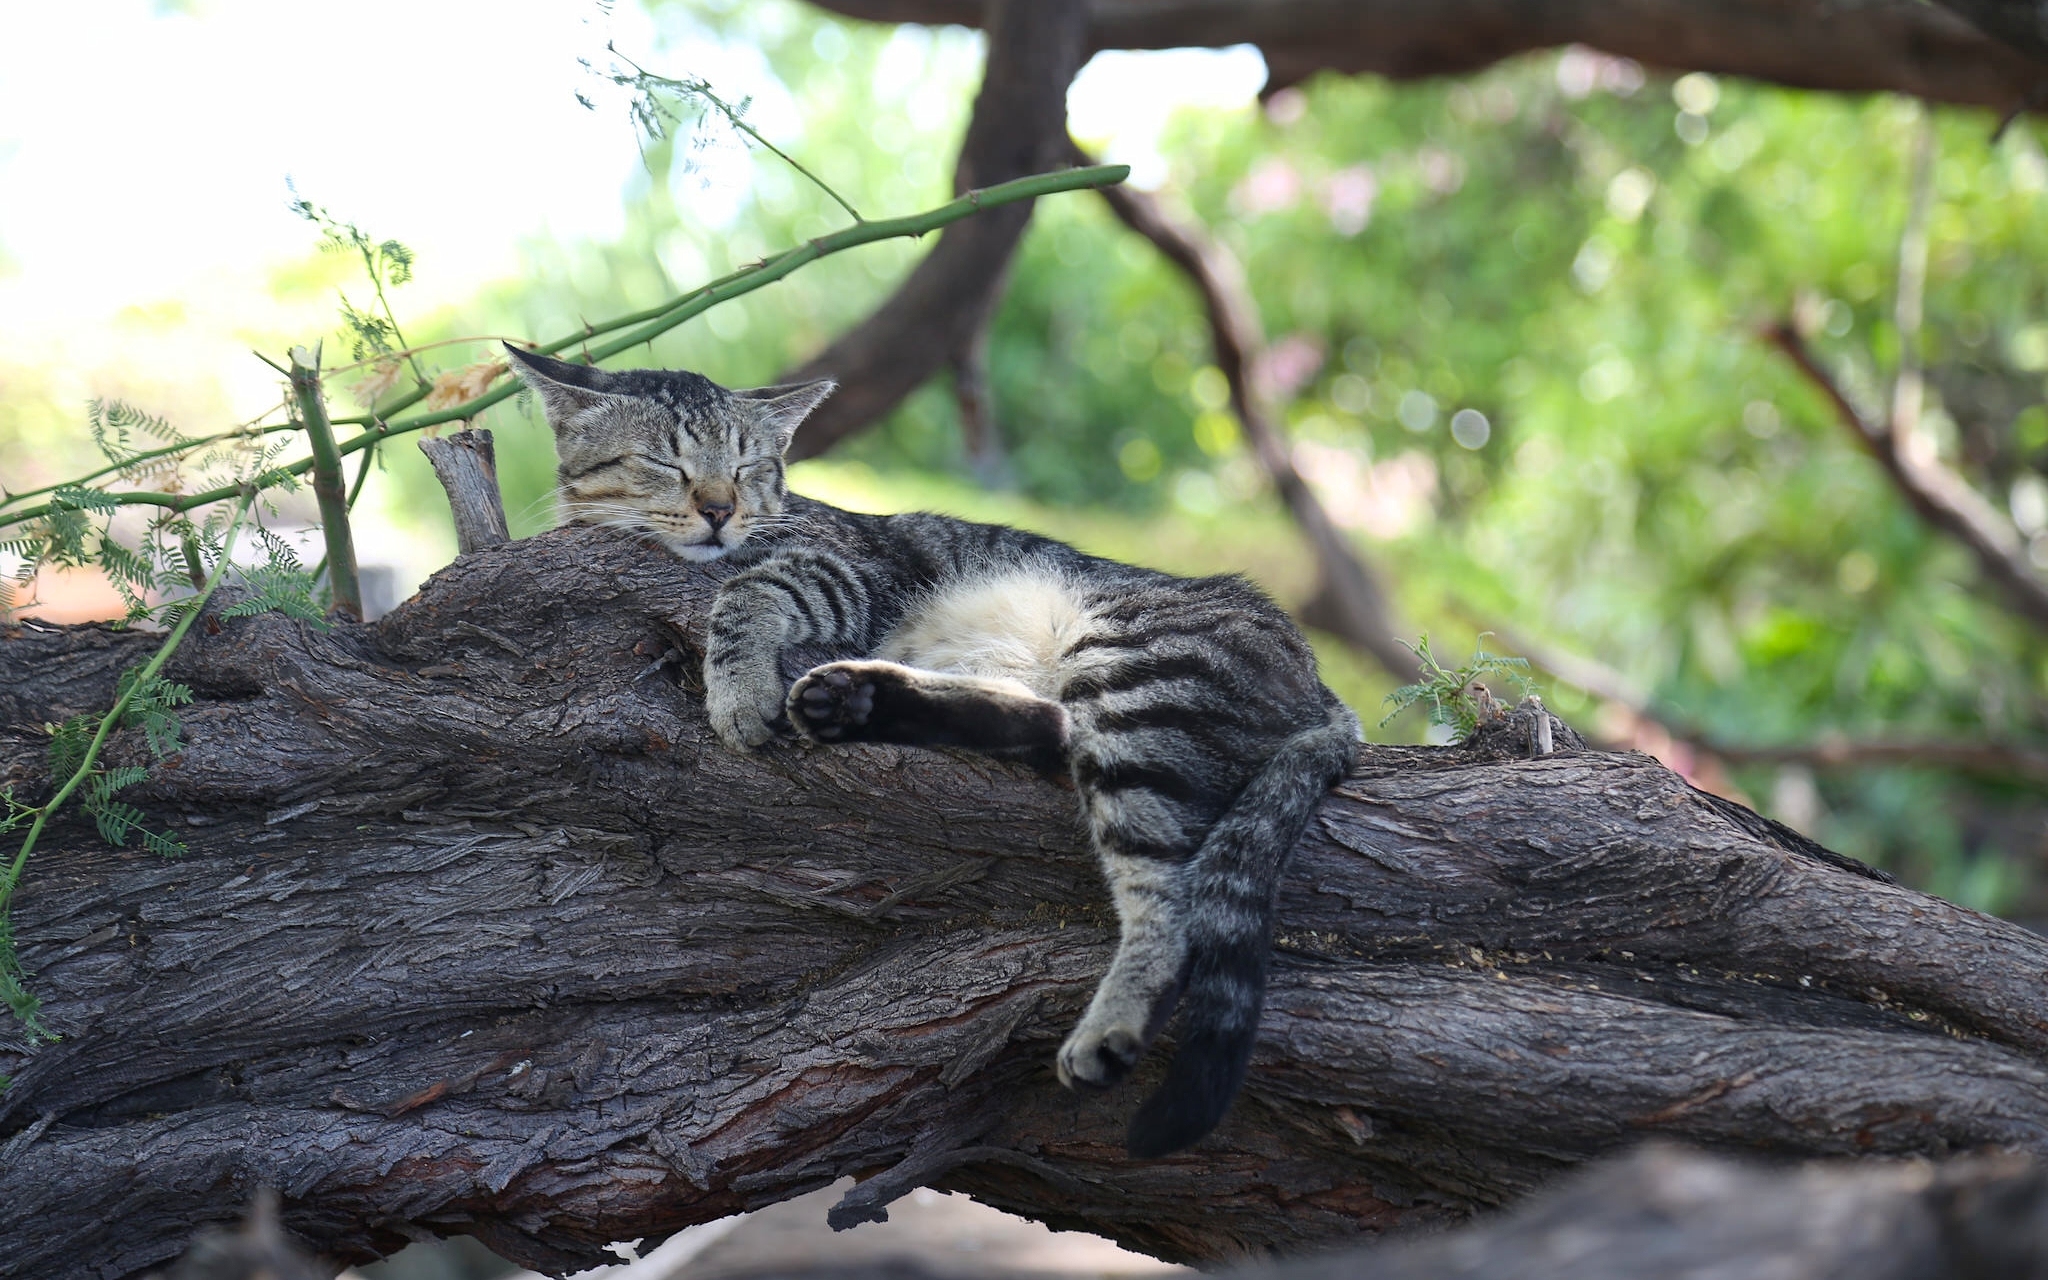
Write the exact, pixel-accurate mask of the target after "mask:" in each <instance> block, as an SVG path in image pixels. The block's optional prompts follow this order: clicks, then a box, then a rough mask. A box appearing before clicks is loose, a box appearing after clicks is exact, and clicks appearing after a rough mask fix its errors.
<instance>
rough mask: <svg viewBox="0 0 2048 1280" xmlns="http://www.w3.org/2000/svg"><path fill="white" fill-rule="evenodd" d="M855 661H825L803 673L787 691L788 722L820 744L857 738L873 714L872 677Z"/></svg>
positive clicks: (873, 687)
mask: <svg viewBox="0 0 2048 1280" xmlns="http://www.w3.org/2000/svg"><path fill="white" fill-rule="evenodd" d="M862 666H863V664H861V663H856V662H828V663H826V664H825V665H824V666H821V667H813V668H811V670H810V671H808V672H806V673H805V674H804V676H803V678H802V679H800V680H798V681H797V682H796V683H795V684H794V685H792V686H791V687H790V690H789V704H788V711H789V723H790V726H791V727H792V728H794V729H795V730H796V731H797V732H798V733H800V734H802V735H803V736H805V737H806V738H812V739H815V740H817V741H821V742H833V741H838V740H841V739H844V738H847V737H849V736H858V735H857V733H852V732H850V731H857V730H859V729H860V728H861V727H863V726H864V725H866V724H867V722H868V718H869V717H870V716H872V715H873V714H874V713H875V678H874V673H873V672H871V671H864V670H862Z"/></svg>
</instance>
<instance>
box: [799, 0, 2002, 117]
mask: <svg viewBox="0 0 2048 1280" xmlns="http://www.w3.org/2000/svg"><path fill="white" fill-rule="evenodd" d="M813 3H816V4H817V5H818V6H819V7H820V8H824V9H830V10H832V11H833V12H835V13H840V14H844V15H846V16H848V17H854V18H867V19H871V20H873V21H877V22H925V23H958V24H960V25H963V26H970V27H972V26H980V25H982V22H983V17H982V15H983V13H984V8H983V4H982V2H981V0H813ZM2023 3H2030V0H1950V8H1953V9H1958V10H1970V11H1973V12H1976V11H1985V12H1988V11H1990V10H1992V9H1995V8H2008V9H2015V8H2017V7H2019V6H2020V5H2021V4H2023ZM1087 38H1088V45H1089V48H1090V49H1091V50H1094V49H1170V48H1177V47H1180V46H1184V45H1203V46H1209V47H1212V48H1222V47H1224V46H1226V45H1233V44H1255V45H1257V46H1259V50H1260V52H1261V53H1263V54H1264V55H1265V58H1266V68H1267V74H1268V80H1267V84H1266V92H1268V93H1271V92H1273V91H1274V90H1277V89H1282V88H1285V87H1287V86H1289V85H1293V84H1298V83H1300V82H1301V81H1303V80H1306V79H1308V78H1309V77H1310V76H1311V75H1314V74H1315V73H1316V72H1318V71H1336V72H1339V73H1342V74H1346V75H1349V74H1354V73H1357V72H1373V73H1375V74H1378V75H1383V76H1388V77H1391V78H1393V79H1397V80H1406V79H1416V78H1420V77H1424V76H1439V75H1461V74H1465V73H1467V72H1472V71H1478V70H1480V69H1481V68H1483V67H1487V66H1491V65H1492V64H1493V63H1495V62H1498V61H1500V60H1501V59H1503V58H1507V57H1512V56H1513V55H1515V54H1518V53H1525V52H1528V51H1529V50H1532V49H1548V48H1555V47H1557V46H1559V45H1566V44H1583V45H1590V46H1592V47H1593V48H1596V49H1601V50H1604V51H1606V52H1608V53H1611V54H1617V55H1619V56H1622V57H1627V58H1634V59H1636V60H1637V61H1638V62H1643V63H1646V64H1648V65H1650V66H1654V67H1663V68H1667V69H1670V70H1673V71H1712V72H1719V73H1722V74H1727V75H1739V76H1748V77H1750V78H1752V79H1756V80H1767V81H1771V82H1773V83H1776V84H1783V85H1790V86H1792V87H1794V88H1799V89H1832V90H1837V91H1842V92H1850V93H1863V92H1875V91H1884V90H1889V91H1892V92H1895V93H1905V94H1911V95H1912V96H1914V97H1920V98H1926V99H1929V100H1930V101H1934V102H1952V103H1963V104H1968V105H1973V106H1982V107H1991V108H1994V109H1997V110H2001V111H2003V110H2007V109H2010V108H2011V107H2012V106H2013V105H2014V104H2016V103H2019V102H2020V101H2022V100H2023V99H2025V98H2026V97H2027V95H2028V94H2029V93H2030V92H2031V91H2032V90H2033V89H2034V87H2035V85H2036V83H2037V82H2038V81H2039V80H2040V78H2041V70H2042V68H2041V64H2040V63H2038V62H2036V61H2034V60H2033V59H2031V58H2029V57H2027V56H2026V55H2025V54H2023V53H2021V52H2019V51H2018V50H2017V48H2016V47H2014V46H2013V45H2009V44H2007V43H2005V42H2003V41H2002V40H1999V39H1994V38H1992V37H1991V36H1990V35H1987V34H1985V32H1983V31H1980V30H1979V29H1977V28H1976V27H1974V26H1973V25H1971V23H1970V22H1967V21H1965V20H1964V19H1963V18H1961V17H1958V16H1957V15H1956V14H1955V13H1951V12H1948V11H1946V10H1944V9H1938V8H1935V7H1933V6H1931V5H1926V4H1921V3H1917V2H1916V0H1865V2H1863V3H1858V4H1840V3H1834V2H1833V0H1713V2H1711V3H1706V2H1703V0H1609V2H1605V3H1584V2H1583V0H1434V2H1433V3H1430V4H1415V3H1412V0H1093V3H1091V4H1090V5H1089V25H1088V37H1087Z"/></svg>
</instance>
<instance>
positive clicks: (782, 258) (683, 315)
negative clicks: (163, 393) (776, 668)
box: [0, 164, 1131, 527]
mask: <svg viewBox="0 0 2048 1280" xmlns="http://www.w3.org/2000/svg"><path fill="white" fill-rule="evenodd" d="M1130 172H1131V170H1130V166H1129V165H1121V164H1105V165H1091V166H1089V167H1087V168H1081V169H1062V170H1059V171H1057V172H1054V173H1041V174H1035V175H1033V176H1031V177H1028V178H1018V179H1016V180H1014V181H1011V182H1005V183H1001V184H999V185H997V186H993V187H986V188H983V189H981V190H977V191H970V192H968V193H967V194H966V195H963V196H961V197H959V198H958V199H955V200H952V201H949V202H947V203H946V204H943V205H940V206H938V207H937V208H935V209H928V210H926V211H925V212H923V213H917V214H910V215H907V216H905V217H901V218H885V219H881V220H879V221H875V222H856V223H854V224H853V225H851V226H848V227H842V228H841V229H840V230H838V231H834V232H832V233H830V234H828V235H823V236H819V237H818V238H817V239H815V240H809V241H806V242H805V243H803V244H801V245H798V246H796V247H794V248H791V249H785V250H784V251H782V252H781V253H778V254H776V255H774V256H773V257H770V258H765V259H763V260H762V261H760V262H756V263H754V264H752V265H750V266H747V267H743V268H741V269H740V270H738V271H735V272H733V273H731V274H730V275H727V276H724V277H721V278H720V279H717V280H714V281H712V282H711V283H710V284H707V285H703V286H701V287H699V288H697V289H693V290H691V291H690V292H689V293H686V294H683V295H681V296H680V297H677V298H672V299H670V300H669V301H667V302H665V303H663V304H661V305H660V306H658V307H651V308H649V309H648V310H646V311H640V312H635V313H633V314H631V315H627V316H621V317H619V318H618V319H615V320H612V321H609V322H606V323H605V324H603V325H602V326H587V327H586V328H585V329H583V330H582V331H581V332H578V333H575V334H572V335H570V336H569V337H566V338H563V339H560V340H559V341H556V342H551V343H547V344H544V345H541V346H538V347H537V348H536V349H537V350H540V351H543V352H547V353H549V354H553V353H556V352H559V351H562V350H564V349H565V348H568V347H574V346H578V345H581V346H582V347H583V351H582V353H581V354H582V355H583V356H584V358H585V359H586V360H588V362H590V363H592V364H595V363H597V362H598V361H600V360H604V359H607V358H609V357H611V356H614V355H617V354H618V353H619V352H621V351H625V350H627V349H629V348H631V347H636V346H639V345H640V344H642V343H645V342H651V341H653V340H654V339H655V338H657V337H659V336H660V335H661V334H664V333H666V332H668V331H669V330H670V329H673V328H675V327H676V326H677V325H679V324H682V323H683V322H684V321H686V320H690V319H692V318H694V317H696V316H698V315H701V314H703V313H704V312H705V311H708V310H710V309H711V308H712V307H715V306H717V305H718V304H719V303H721V302H727V301H730V300H731V299H733V298H737V297H739V296H740V295H742V294H746V293H751V292H753V291H754V290H756V289H759V288H761V287H763V286H765V285H769V284H773V283H774V282H775V281H777V280H780V279H782V278H783V277H784V276H786V275H788V274H790V273H791V272H793V271H795V270H797V269H798V268H799V267H803V266H806V265H808V264H810V263H812V262H816V261H817V260H818V259H820V258H824V257H829V256H830V255H832V254H835V253H840V252H843V251H845V250H847V249H852V248H855V247H857V246H860V245H864V244H873V243H875V242H876V241H879V240H894V239H903V238H912V239H914V238H916V237H918V236H922V235H926V234H928V233H930V232H933V231H937V230H938V229H940V228H941V227H945V226H948V225H950V224H952V223H955V222H958V221H960V220H961V219H962V218H966V217H969V216H971V215H973V214H975V213H978V212H980V211H981V210H983V209H993V208H996V207H998V206H1000V205H1006V204H1015V203H1017V202H1018V201H1021V200H1033V199H1036V198H1038V197H1039V196H1045V195H1052V194H1055V193H1057V192H1062V191H1082V190H1088V189H1092V188H1096V187H1107V186H1113V185H1115V184H1116V183H1119V182H1122V181H1123V180H1124V179H1125V178H1126V177H1128V176H1130ZM629 326H638V327H634V328H631V331H630V332H628V333H626V334H624V335H622V336H620V337H617V338H613V339H611V340H610V341H608V342H602V343H597V344H595V345H592V344H590V342H589V339H590V338H591V337H593V336H595V335H596V334H598V333H605V332H616V331H617V330H619V329H625V328H628V327H629ZM518 389H519V387H518V384H517V383H516V382H511V381H507V382H505V383H503V384H501V385H499V386H498V387H496V388H495V389H493V390H491V391H487V392H485V393H484V394H483V395H480V396H478V397H477V398H475V399H474V400H471V401H469V402H467V403H465V404H460V405H457V406H455V407H454V408H452V409H443V410H440V411H437V412H433V413H423V414H420V415H418V416H416V417H411V418H405V419H402V420H398V421H386V420H385V418H386V416H387V415H390V414H395V413H397V412H399V411H400V410H402V409H405V408H408V407H410V406H411V405H413V404H416V403H418V402H419V401H420V400H421V399H424V398H425V396H426V392H425V391H424V390H416V391H413V392H408V393H407V394H406V395H405V396H402V397H399V398H398V399H397V400H396V401H394V402H393V403H392V404H390V405H386V406H380V407H379V408H378V409H377V410H376V411H375V412H373V413H369V414H364V415H361V416H358V417H353V418H336V419H334V420H333V421H334V422H335V423H346V424H349V425H360V426H363V427H364V428H365V429H364V430H363V431H362V432H361V433H359V434H357V435H355V436H352V437H350V438H349V439H348V440H347V441H344V442H342V443H341V444H340V445H339V446H338V448H337V450H336V452H337V453H338V454H339V455H340V456H346V455H348V454H351V453H356V452H359V451H361V450H363V449H368V448H371V447H372V446H374V445H377V444H379V443H381V442H382V441H385V440H388V439H390V438H392V437H393V436H401V435H406V434H408V433H410V432H414V431H419V430H422V429H424V428H426V427H434V426H439V425H441V424H442V423H444V422H459V421H461V420H463V419H465V418H473V417H475V416H476V415H477V414H479V413H481V412H483V411H484V410H485V409H488V408H490V407H491V406H492V405H494V404H497V403H498V402H500V401H502V400H506V399H509V398H510V397H511V396H513V395H514V394H515V393H517V391H518ZM312 468H313V460H312V459H311V458H305V459H301V460H300V461H298V462H294V463H291V464H290V465H288V466H284V467H280V468H278V469H277V470H278V471H281V472H284V473H288V474H291V475H303V474H305V473H306V472H307V471H310V470H311V469H312ZM236 492H237V488H236V486H232V485H230V486H223V487H221V488H218V489H209V490H206V491H205V492H203V493H191V494H179V493H149V492H129V493H110V494H107V495H106V501H107V502H109V503H111V504H116V505H120V506H150V507H159V508H162V509H164V510H167V511H190V510H192V509H193V508H194V507H203V506H205V505H207V504H208V503H212V502H219V501H222V500H223V499H226V498H231V497H233V496H234V495H235V493H236ZM65 505H66V504H63V503H61V502H48V503H44V504H42V505H40V506H35V507H25V508H22V509H20V510H16V511H0V527H5V526H8V525H15V524H21V523H24V522H26V521H29V520H35V519H40V518H42V517H44V516H47V515H49V514H51V512H52V511H54V510H56V509H58V508H59V507H62V506H65Z"/></svg>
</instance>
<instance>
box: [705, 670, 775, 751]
mask: <svg viewBox="0 0 2048 1280" xmlns="http://www.w3.org/2000/svg"><path fill="white" fill-rule="evenodd" d="M706 676H707V678H706V680H705V682H704V702H705V706H706V709H707V710H709V711H710V713H711V731H712V732H713V733H715V734H717V735H718V740H719V741H720V742H723V743H724V744H725V745H726V746H727V747H730V748H731V749H732V750H734V751H752V750H753V749H754V748H755V747H759V746H762V745H764V744H765V743H767V742H768V740H769V739H771V738H773V737H774V736H775V727H774V725H775V717H776V716H777V715H779V714H780V713H781V711H782V676H781V673H779V672H778V671H776V670H775V669H774V668H773V667H772V666H771V667H766V668H763V669H761V670H756V671H748V672H739V673H734V674H730V675H723V676H720V675H717V674H714V673H710V672H707V673H706Z"/></svg>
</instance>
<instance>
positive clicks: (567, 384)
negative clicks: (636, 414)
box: [505, 342, 617, 434]
mask: <svg viewBox="0 0 2048 1280" xmlns="http://www.w3.org/2000/svg"><path fill="white" fill-rule="evenodd" d="M505 354H506V355H508V356H510V357H512V371H513V372H514V373H516V374H518V375H519V380H520V381H521V382H524V383H525V384H526V385H527V386H529V387H531V388H532V389H533V391H534V394H536V395H538V396H539V397H540V403H541V407H542V408H544V409H545V410H547V415H548V425H549V426H552V427H553V428H554V429H555V431H556V432H557V433H558V434H559V433H560V432H561V431H562V430H563V428H565V427H567V426H568V425H569V420H570V419H571V418H574V417H575V416H576V415H577V414H578V413H579V412H581V411H582V410H584V409H588V408H590V407H591V406H592V405H598V404H603V403H605V402H607V401H610V400H614V399H616V398H617V397H616V396H614V395H613V394H612V393H611V392H610V391H608V390H607V389H606V388H607V386H608V385H609V383H610V381H611V375H610V374H608V373H606V372H605V371H604V370H602V369H598V368H593V367H592V366H590V365H587V364H571V363H569V362H568V361H567V360H557V359H555V358H554V357H552V356H544V355H541V354H540V353H539V352H535V351H521V350H520V349H519V348H517V347H515V346H513V345H512V344H511V343H509V342H508V343H506V344H505Z"/></svg>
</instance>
